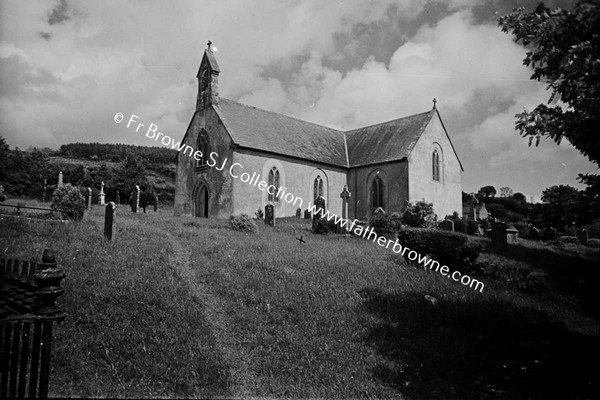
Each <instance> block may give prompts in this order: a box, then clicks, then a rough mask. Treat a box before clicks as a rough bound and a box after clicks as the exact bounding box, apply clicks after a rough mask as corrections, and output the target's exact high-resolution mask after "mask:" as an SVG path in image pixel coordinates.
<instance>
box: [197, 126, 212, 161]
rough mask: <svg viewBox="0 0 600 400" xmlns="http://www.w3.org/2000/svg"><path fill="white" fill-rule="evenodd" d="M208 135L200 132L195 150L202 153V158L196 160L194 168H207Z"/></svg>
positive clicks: (203, 131)
mask: <svg viewBox="0 0 600 400" xmlns="http://www.w3.org/2000/svg"><path fill="white" fill-rule="evenodd" d="M208 145H209V143H208V133H207V132H206V131H205V130H202V131H200V134H199V135H198V140H197V141H196V150H197V151H200V152H201V153H202V158H201V159H200V160H196V168H208V165H207V164H206V161H207V160H208V154H209V151H210V150H209V146H208Z"/></svg>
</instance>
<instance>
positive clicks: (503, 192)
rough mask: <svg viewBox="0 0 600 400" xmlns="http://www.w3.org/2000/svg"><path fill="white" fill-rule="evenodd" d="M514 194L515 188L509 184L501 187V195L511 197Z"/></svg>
mask: <svg viewBox="0 0 600 400" xmlns="http://www.w3.org/2000/svg"><path fill="white" fill-rule="evenodd" d="M512 195H513V190H512V189H511V188H509V187H508V186H504V187H501V188H500V197H511V196H512Z"/></svg>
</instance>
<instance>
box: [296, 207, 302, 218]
mask: <svg viewBox="0 0 600 400" xmlns="http://www.w3.org/2000/svg"><path fill="white" fill-rule="evenodd" d="M296 218H302V209H301V208H300V207H298V209H297V210H296Z"/></svg>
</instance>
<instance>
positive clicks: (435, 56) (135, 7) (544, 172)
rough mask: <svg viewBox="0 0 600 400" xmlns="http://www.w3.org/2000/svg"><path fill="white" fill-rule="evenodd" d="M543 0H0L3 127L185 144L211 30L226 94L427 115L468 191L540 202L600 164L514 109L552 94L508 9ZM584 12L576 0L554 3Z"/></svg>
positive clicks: (23, 139)
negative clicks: (533, 136)
mask: <svg viewBox="0 0 600 400" xmlns="http://www.w3.org/2000/svg"><path fill="white" fill-rule="evenodd" d="M535 4H536V2H535V1H532V0H522V1H516V0H509V1H506V0H450V1H442V0H431V1H423V0H396V1H393V0H373V1H367V0H343V1H325V0H295V1H283V0H261V1H250V0H218V1H217V0H213V1H208V0H178V1H167V0H161V1H147V0H144V1H141V0H131V1H105V0H103V1H74V0H35V1H34V0H31V1H23V0H12V1H5V0H0V135H1V136H3V137H5V138H6V140H7V142H8V144H9V145H10V146H11V147H15V146H18V147H20V148H23V149H25V148H27V147H29V146H37V147H51V148H58V147H59V146H60V145H61V144H65V143H70V142H105V143H129V144H137V145H148V144H149V139H147V138H145V137H144V136H143V135H140V134H137V135H136V134H135V133H134V132H133V131H132V130H126V129H124V126H118V125H116V124H115V123H114V121H113V116H114V115H115V113H116V112H122V113H123V114H125V115H126V116H128V115H130V114H131V113H135V114H137V115H139V116H140V117H141V120H142V121H146V122H148V123H149V122H153V123H155V124H157V125H158V127H159V130H160V131H161V132H164V133H165V134H167V135H169V136H171V137H173V138H177V139H180V138H182V137H183V135H184V133H185V130H186V128H187V125H188V123H189V121H190V119H191V117H192V114H193V111H194V108H195V104H196V100H195V99H196V92H197V81H196V73H197V71H198V67H199V63H200V60H201V57H202V53H203V51H204V49H205V48H206V42H207V41H208V40H209V39H210V40H212V42H213V44H214V46H215V47H216V48H217V52H216V53H215V54H216V57H217V60H218V62H219V65H220V68H221V74H220V76H219V84H220V85H219V91H220V95H221V96H222V97H226V98H229V99H232V100H236V101H239V102H242V103H244V104H248V105H253V106H256V107H261V108H266V109H268V110H272V111H275V112H280V113H284V114H287V115H291V116H295V117H298V118H302V119H306V120H309V121H312V122H316V123H319V124H322V125H326V126H330V127H333V128H338V129H343V130H346V129H353V128H357V127H361V126H365V125H370V124H374V123H378V122H383V121H386V120H390V119H395V118H400V117H403V116H407V115H410V114H415V113H419V112H423V111H427V110H429V109H430V108H431V107H432V99H433V98H434V97H435V98H437V100H438V103H437V104H438V109H439V111H440V114H441V116H442V119H443V120H444V123H445V125H446V128H447V130H448V133H449V134H450V137H451V139H452V140H453V143H454V146H455V148H456V151H457V153H458V155H459V157H460V159H461V161H462V164H463V166H464V168H465V172H464V174H463V190H464V191H466V192H472V191H477V190H478V189H479V188H480V187H481V186H484V185H488V184H491V185H494V186H495V187H496V189H499V188H500V187H502V186H509V187H511V188H512V189H513V190H514V191H515V192H522V193H524V194H526V195H527V196H528V198H529V196H534V197H535V198H536V199H539V196H540V194H541V191H542V190H543V189H545V188H547V187H549V186H552V185H555V184H571V185H573V186H577V187H581V185H579V184H578V183H577V182H576V176H577V174H578V173H585V172H595V173H597V169H596V168H595V167H594V165H593V164H591V163H590V162H588V161H587V159H586V158H585V157H583V156H581V155H580V154H579V152H577V151H576V150H575V149H573V148H572V147H571V146H570V145H569V144H568V143H563V144H562V145H561V146H557V145H556V144H555V143H554V142H552V141H542V143H541V144H540V146H539V147H538V148H536V147H531V148H530V147H528V146H527V139H524V138H521V137H520V136H519V135H518V133H517V132H516V131H515V130H514V115H515V114H516V113H517V112H521V111H522V110H523V108H524V107H525V108H527V109H532V108H533V107H535V105H537V104H538V103H540V102H546V101H547V100H548V99H549V92H547V91H545V85H544V84H543V83H539V82H533V81H530V80H529V77H530V76H531V73H532V71H531V70H528V69H527V68H525V67H524V66H523V65H522V60H523V58H524V56H525V51H526V50H525V49H524V48H523V47H522V46H520V45H517V44H515V43H513V40H512V37H511V36H510V35H507V34H505V33H502V32H501V30H500V28H499V27H498V25H497V18H498V17H499V16H501V15H504V14H506V13H508V12H510V11H511V10H512V9H513V8H514V7H518V6H524V7H526V8H528V9H531V8H533V7H534V6H535ZM546 4H547V5H549V6H556V5H560V6H562V7H571V6H572V4H573V2H572V1H546Z"/></svg>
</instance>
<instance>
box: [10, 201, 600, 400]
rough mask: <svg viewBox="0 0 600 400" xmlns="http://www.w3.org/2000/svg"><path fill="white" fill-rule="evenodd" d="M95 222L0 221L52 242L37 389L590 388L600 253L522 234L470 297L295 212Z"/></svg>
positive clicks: (17, 240)
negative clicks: (51, 309) (53, 325)
mask: <svg viewBox="0 0 600 400" xmlns="http://www.w3.org/2000/svg"><path fill="white" fill-rule="evenodd" d="M102 228H103V213H102V211H101V209H100V208H99V207H95V208H94V210H93V211H92V212H91V214H89V215H86V216H85V217H84V219H83V220H82V221H79V222H72V223H69V224H63V225H53V226H47V225H44V224H25V223H21V222H19V221H13V220H11V221H8V222H6V223H4V221H3V223H2V225H1V226H0V243H1V246H0V247H1V249H2V252H3V253H4V254H5V255H6V256H9V257H13V258H26V259H29V258H31V257H39V256H40V255H41V253H42V250H43V249H44V248H51V249H53V250H54V251H55V253H56V255H57V259H58V262H59V266H60V267H61V268H62V269H63V271H64V272H65V273H66V275H67V278H66V279H65V281H64V284H63V286H64V287H65V289H66V292H65V294H64V296H62V298H61V299H60V302H61V304H62V305H63V307H64V308H65V311H66V312H67V314H68V318H67V320H66V321H65V322H63V323H62V324H61V325H59V327H58V328H57V330H56V340H55V342H54V344H53V346H54V347H53V360H52V372H51V381H50V395H51V396H61V397H72V396H77V397H214V396H241V397H256V396H258V397H302V398H307V397H337V398H349V397H352V398H357V397H376V398H382V397H396V398H397V397H405V398H428V399H429V398H433V399H452V398H456V399H463V398H482V397H486V396H489V397H492V398H531V397H537V398H556V397H563V398H573V397H580V398H589V397H592V394H593V393H595V392H596V391H597V386H595V385H596V384H595V382H594V381H593V380H592V374H593V371H592V370H591V369H589V368H587V366H586V365H587V364H588V363H591V362H593V361H595V360H597V356H598V355H597V353H596V351H597V350H595V349H596V348H597V344H598V336H597V335H598V310H597V307H596V306H595V305H594V302H593V296H592V295H593V289H594V288H595V287H597V284H598V271H597V270H598V269H597V263H598V250H597V249H596V250H590V249H587V248H583V247H579V246H571V245H568V246H563V247H557V246H549V245H547V244H544V243H535V242H528V241H522V242H521V243H520V244H519V245H518V246H514V247H511V248H510V250H509V251H506V252H504V253H501V254H498V253H491V252H490V251H489V250H488V251H485V252H484V253H482V254H481V256H480V259H481V265H482V266H483V267H484V268H483V271H482V272H480V273H479V274H477V275H473V276H475V277H476V278H477V279H479V280H481V281H483V282H484V283H485V289H484V291H483V293H480V292H479V291H474V290H472V289H470V288H468V287H465V286H461V285H460V284H458V283H456V282H453V281H451V280H449V279H447V278H444V277H443V276H441V275H439V274H437V273H434V272H432V271H427V270H423V269H422V268H416V267H414V266H409V265H407V264H406V263H405V262H404V260H402V259H401V258H400V257H398V256H397V255H395V254H393V253H392V252H391V250H386V249H384V248H382V247H380V246H377V245H375V244H373V243H371V242H368V241H366V240H365V239H360V238H352V237H348V238H346V237H343V236H336V235H327V236H321V235H313V234H312V233H311V232H310V229H309V228H310V225H309V223H308V222H305V221H304V220H300V219H295V218H289V219H279V220H278V221H277V224H276V226H274V227H268V226H264V225H262V224H259V232H258V233H255V234H246V233H241V232H236V231H233V230H231V229H230V228H229V227H228V221H219V220H202V219H190V218H176V217H173V216H172V210H170V209H161V210H160V211H159V212H158V213H154V212H152V211H151V212H148V213H147V214H143V213H140V214H132V213H131V212H130V211H129V210H128V208H127V206H120V207H119V208H118V209H117V211H116V213H115V231H114V240H113V242H107V241H105V240H104V239H103V235H102ZM301 235H302V237H303V240H305V243H302V242H300V241H299V240H297V239H296V237H300V236H301ZM532 272H535V274H533V275H532V274H531V273H532ZM532 276H533V278H532ZM425 295H430V296H434V297H435V298H436V299H437V300H438V302H437V304H436V305H432V304H430V303H429V302H428V301H426V300H424V296H425Z"/></svg>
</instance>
